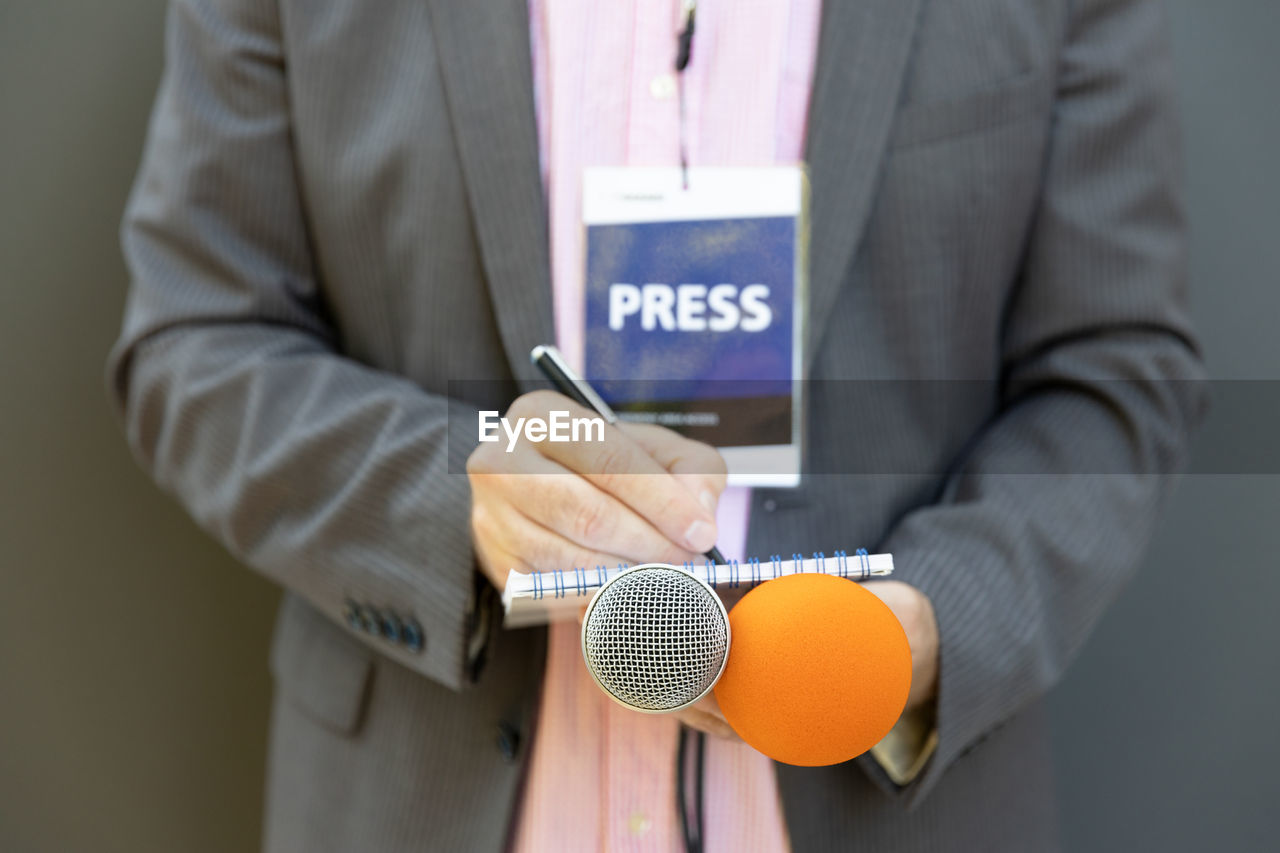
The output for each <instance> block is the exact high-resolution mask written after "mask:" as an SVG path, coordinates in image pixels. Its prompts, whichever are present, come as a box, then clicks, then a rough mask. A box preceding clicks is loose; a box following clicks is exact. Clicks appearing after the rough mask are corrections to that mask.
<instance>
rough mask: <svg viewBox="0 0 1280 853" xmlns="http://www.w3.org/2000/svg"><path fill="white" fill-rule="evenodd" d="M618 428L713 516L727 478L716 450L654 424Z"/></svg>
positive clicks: (721, 458)
mask: <svg viewBox="0 0 1280 853" xmlns="http://www.w3.org/2000/svg"><path fill="white" fill-rule="evenodd" d="M619 427H620V428H621V429H622V430H623V431H624V432H625V433H626V434H627V435H629V436H630V437H631V438H632V439H634V440H635V442H636V443H637V444H639V445H640V446H641V447H642V448H643V449H644V450H645V452H646V453H648V454H649V455H650V456H652V457H653V458H654V461H656V462H657V463H658V464H659V465H661V466H662V467H663V468H665V469H666V470H667V471H669V472H670V473H671V474H672V475H673V476H674V477H675V478H676V479H677V480H678V481H680V483H681V484H682V485H684V487H685V488H686V489H688V490H689V491H690V492H691V493H692V494H693V495H694V496H695V497H697V498H698V501H699V502H700V503H701V504H702V505H703V506H704V507H706V508H707V511H708V512H711V513H712V514H714V513H715V509H716V506H717V504H718V503H719V500H720V495H721V494H723V492H724V487H725V482H726V479H727V477H728V468H727V467H726V466H725V461H724V457H723V456H721V455H720V452H719V451H718V450H716V449H715V448H714V447H712V446H711V445H709V444H704V443H703V442H701V441H694V440H693V439H691V438H686V437H685V436H683V435H680V434H679V433H677V432H672V431H671V430H669V429H666V428H665V427H660V426H656V425H654V424H619Z"/></svg>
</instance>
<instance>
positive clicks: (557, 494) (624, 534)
mask: <svg viewBox="0 0 1280 853" xmlns="http://www.w3.org/2000/svg"><path fill="white" fill-rule="evenodd" d="M508 464H509V466H510V468H511V470H509V471H508V472H507V473H506V474H504V475H501V476H499V477H497V478H495V479H494V480H492V481H491V482H490V483H489V484H488V489H489V490H490V491H491V492H493V493H494V494H495V495H496V496H497V499H498V500H499V501H503V502H505V503H509V504H510V505H512V506H514V507H515V508H516V509H517V510H518V511H519V512H520V513H521V514H522V515H524V516H526V517H527V518H529V519H532V520H533V521H535V522H537V523H538V524H539V525H541V526H542V527H545V528H547V529H548V530H550V531H552V532H554V533H556V534H558V535H560V536H561V537H563V538H564V539H567V540H569V541H570V542H573V543H575V544H576V545H578V546H581V547H582V548H586V549H589V550H593V551H603V552H608V553H612V554H619V555H622V556H623V557H625V558H626V559H627V561H628V562H633V563H654V562H663V563H677V564H678V563H683V562H685V561H688V560H697V559H698V555H697V554H696V553H695V552H693V551H691V550H689V549H687V548H682V547H680V545H678V544H677V543H674V542H672V541H671V540H670V539H668V538H667V537H665V536H663V535H662V533H660V532H659V531H658V530H657V528H655V527H654V526H653V525H652V524H650V523H649V522H648V521H646V520H645V519H644V518H642V517H641V516H640V515H639V514H638V513H637V512H635V511H634V510H633V509H631V508H630V507H628V506H627V505H626V504H624V503H622V502H621V501H620V500H618V499H617V498H615V497H613V496H612V495H610V494H608V493H606V492H604V491H603V490H601V489H599V488H597V487H596V486H594V485H593V484H592V483H590V482H588V481H587V480H586V479H584V478H583V477H580V476H579V475H577V474H575V473H574V472H572V471H570V470H569V469H567V468H565V467H563V466H562V465H559V464H558V463H556V462H555V461H553V460H551V459H548V458H546V457H544V456H542V455H540V454H537V453H525V454H519V455H516V454H513V458H512V459H511V460H510V461H509V462H508Z"/></svg>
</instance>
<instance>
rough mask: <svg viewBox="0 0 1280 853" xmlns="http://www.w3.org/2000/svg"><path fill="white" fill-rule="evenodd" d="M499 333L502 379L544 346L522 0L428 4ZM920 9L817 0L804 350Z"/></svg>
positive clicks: (833, 283) (842, 264) (869, 180)
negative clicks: (504, 362)
mask: <svg viewBox="0 0 1280 853" xmlns="http://www.w3.org/2000/svg"><path fill="white" fill-rule="evenodd" d="M427 2H428V6H429V8H430V12H431V17H432V23H433V29H434V32H435V39H436V48H437V51H438V52H439V55H440V58H441V68H442V74H443V77H444V84H445V91H446V93H447V96H448V100H449V110H450V113H451V116H452V119H453V125H454V129H455V133H456V135H457V139H458V149H459V155H460V158H461V162H462V168H463V173H464V175H465V177H466V182H467V187H468V192H469V197H470V200H471V205H472V213H473V218H474V222H475V227H476V232H477V235H478V239H479V242H480V247H481V252H482V254H483V260H484V268H485V272H486V276H487V279H488V285H489V289H490V294H491V296H492V298H493V304H494V311H495V312H496V314H497V319H498V329H499V332H500V334H501V336H502V342H503V346H504V348H505V350H506V353H507V358H508V360H509V361H510V363H511V366H512V370H513V371H514V372H515V375H516V376H517V378H518V379H519V380H520V381H521V384H522V386H525V387H528V386H529V385H530V383H531V382H532V381H534V380H536V379H537V378H538V377H537V375H536V372H535V371H534V370H533V369H532V368H531V367H530V365H529V360H528V354H529V350H530V349H531V348H532V347H533V346H534V345H535V344H538V343H545V342H547V341H550V340H553V339H554V333H555V327H554V323H553V322H552V318H551V272H550V270H551V262H550V251H549V244H548V230H547V228H548V226H547V213H546V204H545V201H544V196H543V191H542V180H541V174H540V170H539V164H538V135H537V126H536V123H535V118H534V112H533V82H532V78H533V72H532V68H531V61H530V56H529V21H528V9H527V6H526V4H525V2H523V0H467V2H456V1H455V0H427ZM920 5H921V0H857V1H856V2H855V0H826V2H824V3H823V11H822V33H821V36H820V40H819V46H818V59H817V67H816V69H815V74H814V91H813V96H812V98H811V101H812V103H811V106H810V110H809V128H808V134H807V138H808V141H807V152H806V153H807V156H806V160H807V162H808V164H809V168H810V175H811V178H812V185H813V190H812V229H811V265H812V266H811V269H810V306H809V328H810V332H809V336H808V337H809V346H808V347H807V348H806V352H805V362H804V363H805V374H806V375H807V374H808V371H809V367H810V365H811V364H812V359H813V353H814V351H815V349H816V348H817V345H818V343H819V342H820V341H821V339H822V335H823V334H824V331H825V324H826V319H827V317H828V316H829V315H830V313H831V308H832V306H833V305H834V303H835V299H836V296H837V294H838V292H839V288H840V284H841V283H842V281H843V279H844V276H845V273H846V271H847V270H848V268H849V264H850V263H851V261H852V259H853V255H854V251H855V249H856V248H857V244H858V242H859V239H860V237H861V235H862V232H863V229H864V228H865V226H866V220H867V214H868V212H869V209H870V205H871V201H872V198H873V196H874V192H875V187H876V179H877V177H878V175H879V171H880V168H879V167H880V160H881V158H882V157H883V155H884V150H885V144H886V142H887V140H888V138H889V130H890V127H891V125H892V122H893V116H894V112H895V110H896V108H897V104H898V98H899V93H900V91H901V87H902V80H903V76H904V71H905V69H906V67H907V61H908V58H909V56H910V52H911V44H912V37H913V35H914V33H915V28H916V20H917V16H918V13H919V8H920Z"/></svg>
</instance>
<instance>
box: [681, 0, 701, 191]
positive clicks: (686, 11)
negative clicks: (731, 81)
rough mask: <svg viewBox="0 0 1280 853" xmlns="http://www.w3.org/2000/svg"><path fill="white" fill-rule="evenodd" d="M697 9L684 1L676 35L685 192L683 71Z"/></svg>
mask: <svg viewBox="0 0 1280 853" xmlns="http://www.w3.org/2000/svg"><path fill="white" fill-rule="evenodd" d="M697 7H698V3H697V0H684V2H683V4H682V8H681V14H682V15H683V17H684V28H683V29H682V30H681V31H680V32H678V33H676V89H677V90H678V98H679V110H680V179H681V183H682V184H683V186H684V188H685V189H686V190H687V189H689V143H688V139H687V137H688V132H687V130H686V128H685V118H684V112H685V105H684V100H685V99H684V70H685V69H686V68H688V67H689V60H690V59H691V58H692V57H693V25H694V18H695V17H696V12H697Z"/></svg>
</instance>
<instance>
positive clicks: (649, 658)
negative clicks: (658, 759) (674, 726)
mask: <svg viewBox="0 0 1280 853" xmlns="http://www.w3.org/2000/svg"><path fill="white" fill-rule="evenodd" d="M729 638H730V622H729V616H728V614H727V613H726V612H725V609H724V603H723V602H721V601H720V596H718V595H716V593H715V590H713V589H712V588H711V587H710V586H709V585H708V584H707V583H706V582H705V581H703V580H701V579H700V578H697V577H694V575H693V573H692V572H689V571H686V570H685V569H680V568H677V567H676V566H670V565H666V564H664V563H647V564H644V565H640V566H634V567H632V568H630V569H627V570H626V571H623V572H619V573H618V574H617V575H615V576H614V577H612V578H610V579H609V580H607V581H606V582H605V583H604V585H603V586H601V587H600V589H599V591H597V592H596V594H595V596H594V597H593V598H592V599H591V603H590V604H588V605H587V613H586V615H585V616H584V617H583V619H582V659H583V661H584V662H585V663H586V665H587V671H588V672H590V673H591V676H592V677H593V678H594V679H595V681H596V684H598V685H600V688H601V689H602V690H604V692H605V693H607V694H608V695H609V696H610V697H611V698H612V699H613V700H614V701H615V702H618V703H620V704H622V705H625V706H626V707H628V708H631V709H632V710H635V711H641V712H644V713H648V714H661V713H668V712H671V711H679V710H681V709H682V708H687V707H689V706H690V705H692V704H693V703H695V702H697V701H698V700H699V699H701V698H702V697H703V696H706V695H707V694H708V693H709V692H711V689H712V688H713V687H714V686H715V684H716V681H717V680H718V679H719V678H720V675H721V673H722V672H724V668H725V663H726V661H727V660H728V657H729Z"/></svg>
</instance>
